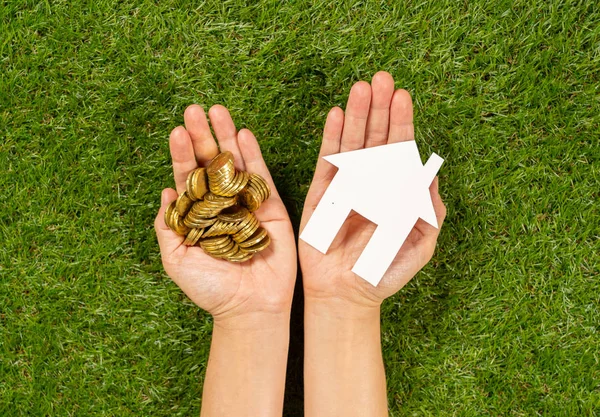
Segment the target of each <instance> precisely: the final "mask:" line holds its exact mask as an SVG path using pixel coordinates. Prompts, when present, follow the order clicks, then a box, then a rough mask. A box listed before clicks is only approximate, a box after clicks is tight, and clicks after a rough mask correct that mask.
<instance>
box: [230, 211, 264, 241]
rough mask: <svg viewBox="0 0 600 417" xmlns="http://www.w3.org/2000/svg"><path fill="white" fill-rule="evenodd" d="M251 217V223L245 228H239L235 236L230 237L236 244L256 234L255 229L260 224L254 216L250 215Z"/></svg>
mask: <svg viewBox="0 0 600 417" xmlns="http://www.w3.org/2000/svg"><path fill="white" fill-rule="evenodd" d="M252 217H253V219H252V220H251V221H249V222H248V224H247V225H246V226H245V227H243V228H241V229H240V230H239V231H238V232H237V233H236V234H234V235H233V236H232V237H233V240H235V241H236V242H238V243H239V242H243V241H244V240H246V239H247V238H248V237H250V236H251V235H252V234H253V233H254V232H256V229H258V227H259V225H260V222H259V221H258V219H257V218H256V217H255V216H254V215H252Z"/></svg>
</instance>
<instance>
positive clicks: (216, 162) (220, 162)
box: [207, 151, 233, 175]
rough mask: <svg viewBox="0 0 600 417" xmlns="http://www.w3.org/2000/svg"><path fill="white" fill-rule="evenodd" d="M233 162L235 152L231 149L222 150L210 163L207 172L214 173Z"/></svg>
mask: <svg viewBox="0 0 600 417" xmlns="http://www.w3.org/2000/svg"><path fill="white" fill-rule="evenodd" d="M232 164H233V154H232V153H231V152H229V151H225V152H221V153H219V154H218V155H217V156H215V157H214V158H213V159H212V160H211V161H210V162H209V163H208V168H207V174H208V175H214V174H216V173H218V172H219V171H221V170H222V169H223V168H225V167H227V166H229V165H232Z"/></svg>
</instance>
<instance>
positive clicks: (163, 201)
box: [160, 190, 168, 206]
mask: <svg viewBox="0 0 600 417" xmlns="http://www.w3.org/2000/svg"><path fill="white" fill-rule="evenodd" d="M167 202H168V201H167V190H162V192H161V193H160V203H161V205H162V206H164V205H165V204H167Z"/></svg>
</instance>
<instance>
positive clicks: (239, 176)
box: [218, 171, 250, 196]
mask: <svg viewBox="0 0 600 417" xmlns="http://www.w3.org/2000/svg"><path fill="white" fill-rule="evenodd" d="M249 179H250V175H249V174H248V173H247V172H245V171H238V172H236V174H235V177H234V178H233V180H232V181H231V182H230V183H229V184H227V185H225V186H224V187H223V188H221V189H220V190H219V192H218V194H219V195H223V196H234V195H236V194H238V193H239V192H240V191H241V190H242V189H243V188H244V187H245V186H246V184H247V183H248V180H249Z"/></svg>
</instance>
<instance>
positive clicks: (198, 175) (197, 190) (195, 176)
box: [185, 167, 208, 201]
mask: <svg viewBox="0 0 600 417" xmlns="http://www.w3.org/2000/svg"><path fill="white" fill-rule="evenodd" d="M185 189H186V191H187V193H188V197H190V198H191V199H192V200H194V201H197V200H200V199H202V197H203V196H204V194H206V193H207V192H208V182H207V178H206V168H202V167H200V168H196V169H195V170H193V171H192V172H190V173H189V174H188V177H187V180H186V181H185Z"/></svg>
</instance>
